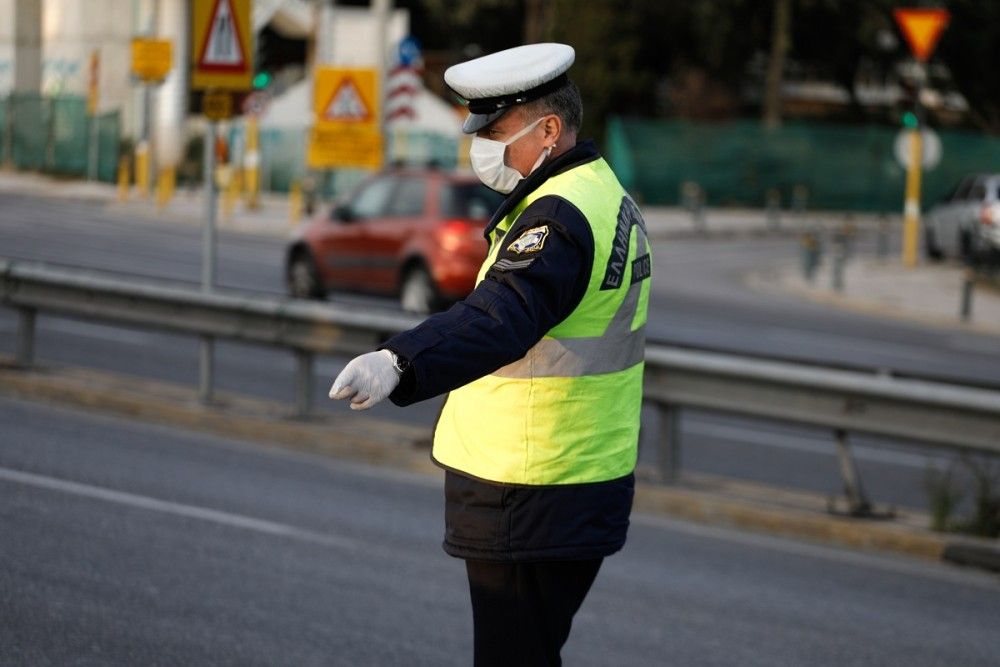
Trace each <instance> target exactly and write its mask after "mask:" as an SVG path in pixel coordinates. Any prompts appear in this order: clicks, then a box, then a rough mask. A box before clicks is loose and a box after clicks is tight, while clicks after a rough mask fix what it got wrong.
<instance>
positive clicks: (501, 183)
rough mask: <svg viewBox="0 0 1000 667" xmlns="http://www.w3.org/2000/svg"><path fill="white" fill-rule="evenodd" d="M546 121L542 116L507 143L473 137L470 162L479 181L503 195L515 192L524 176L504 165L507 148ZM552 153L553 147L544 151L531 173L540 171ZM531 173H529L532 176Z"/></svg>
mask: <svg viewBox="0 0 1000 667" xmlns="http://www.w3.org/2000/svg"><path fill="white" fill-rule="evenodd" d="M544 119H545V116H542V117H541V118H539V119H538V120H536V121H535V122H534V123H532V124H531V125H528V126H527V127H525V128H524V129H522V130H521V131H520V132H518V133H517V134H515V135H514V136H512V137H511V138H510V139H508V140H507V141H494V140H493V139H486V138H484V137H472V147H471V148H470V149H469V160H470V161H471V162H472V170H473V171H474V172H476V176H478V177H479V180H481V181H482V182H483V183H484V184H485V185H486V186H488V187H490V188H493V189H494V190H496V191H497V192H502V193H503V194H507V193H509V192H510V191H511V190H513V189H514V187H515V186H516V185H517V182H518V181H520V180H521V179H522V178H524V176H522V175H521V172H519V171H518V170H517V169H514V168H513V167H508V166H507V165H506V164H505V163H504V161H503V158H504V153H505V152H506V150H507V146H510V145H511V144H512V143H514V142H515V141H517V140H518V139H520V138H521V137H523V136H524V135H526V134H527V133H528V132H530V131H531V130H533V129H534V128H535V126H536V125H538V124H539V123H540V122H542V121H543V120H544ZM551 153H552V147H551V146H549V147H547V148H546V149H545V150H543V151H542V154H541V155H539V156H538V159H537V160H536V161H535V165H534V166H533V167H532V168H531V171H534V170H536V169H538V167H539V166H541V164H542V163H543V162H545V159H546V158H547V157H548V156H549V154H551ZM531 171H529V172H528V173H529V174H530V173H531Z"/></svg>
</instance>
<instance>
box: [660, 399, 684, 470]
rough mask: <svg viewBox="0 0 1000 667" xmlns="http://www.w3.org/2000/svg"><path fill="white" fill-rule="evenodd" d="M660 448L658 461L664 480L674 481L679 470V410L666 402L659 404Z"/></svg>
mask: <svg viewBox="0 0 1000 667" xmlns="http://www.w3.org/2000/svg"><path fill="white" fill-rule="evenodd" d="M658 407H659V412H660V441H659V442H660V449H659V452H658V454H659V456H658V463H659V467H660V477H661V479H662V480H663V481H664V482H676V481H677V478H678V477H679V476H680V472H681V410H680V408H678V407H676V406H670V405H667V404H666V403H660V404H659V406H658Z"/></svg>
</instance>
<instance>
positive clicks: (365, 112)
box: [307, 67, 382, 169]
mask: <svg viewBox="0 0 1000 667" xmlns="http://www.w3.org/2000/svg"><path fill="white" fill-rule="evenodd" d="M377 81H378V74H377V72H376V71H375V70H374V69H345V68H338V67H320V68H317V69H316V74H315V79H314V88H313V112H314V115H315V123H314V125H313V128H312V131H311V132H310V134H309V150H308V155H307V162H308V164H309V166H310V167H311V168H313V169H328V168H331V167H362V168H369V169H379V168H380V167H381V166H382V132H381V130H380V128H379V120H378V119H379V97H378V84H377Z"/></svg>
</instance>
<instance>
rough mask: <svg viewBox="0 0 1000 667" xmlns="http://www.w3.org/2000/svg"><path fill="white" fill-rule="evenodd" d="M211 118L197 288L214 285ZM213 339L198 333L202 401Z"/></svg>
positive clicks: (209, 385) (208, 395) (208, 393)
mask: <svg viewBox="0 0 1000 667" xmlns="http://www.w3.org/2000/svg"><path fill="white" fill-rule="evenodd" d="M216 130H217V127H216V123H215V121H209V123H208V128H207V130H206V132H205V151H204V168H205V174H204V177H205V226H204V228H203V230H202V236H201V240H202V244H201V290H202V291H203V292H211V291H212V290H213V289H214V287H215V208H216V203H215V194H216V193H215V135H216ZM214 346H215V340H214V339H213V338H212V337H211V336H202V338H201V354H200V355H199V373H198V378H199V381H198V397H199V399H200V400H201V402H202V403H203V404H208V403H211V402H212V393H213V385H214V381H213V380H214V378H213V373H212V371H213V366H214V356H215V354H214V352H215V349H214Z"/></svg>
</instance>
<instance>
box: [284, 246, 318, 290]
mask: <svg viewBox="0 0 1000 667" xmlns="http://www.w3.org/2000/svg"><path fill="white" fill-rule="evenodd" d="M287 280H288V295H289V296H293V297H295V298H296V299H322V298H323V297H325V296H326V292H325V291H324V290H323V285H322V283H321V282H320V279H319V270H317V268H316V262H314V261H313V258H312V256H311V255H310V254H309V253H307V252H298V253H296V254H295V256H294V257H292V260H291V261H290V262H289V263H288V276H287Z"/></svg>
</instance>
